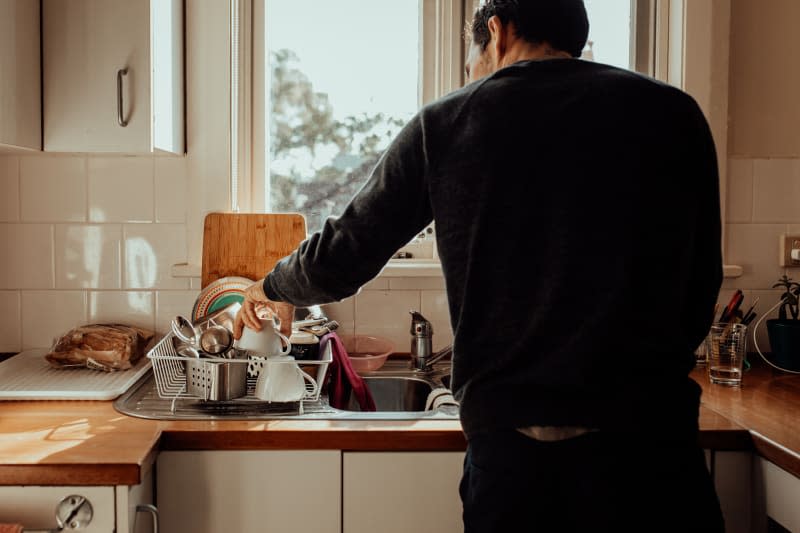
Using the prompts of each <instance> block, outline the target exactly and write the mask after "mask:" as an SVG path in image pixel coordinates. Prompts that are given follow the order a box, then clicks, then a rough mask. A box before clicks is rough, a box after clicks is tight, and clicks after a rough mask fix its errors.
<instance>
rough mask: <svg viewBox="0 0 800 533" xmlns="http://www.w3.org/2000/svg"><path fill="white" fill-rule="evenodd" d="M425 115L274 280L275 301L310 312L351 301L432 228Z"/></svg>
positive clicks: (270, 284)
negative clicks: (402, 250) (405, 247)
mask: <svg viewBox="0 0 800 533" xmlns="http://www.w3.org/2000/svg"><path fill="white" fill-rule="evenodd" d="M422 113H423V112H420V113H419V114H417V115H416V116H415V117H414V118H413V119H412V120H411V121H410V122H409V123H408V124H407V125H406V126H405V127H404V128H403V129H402V130H401V132H400V134H399V135H398V136H397V137H396V138H395V139H394V141H393V142H392V143H391V144H390V146H389V148H388V149H387V150H386V151H385V152H384V153H383V155H382V156H381V158H380V159H379V161H378V163H377V165H376V166H375V168H374V169H373V171H372V173H371V175H370V177H369V179H368V180H367V182H366V184H365V185H364V186H363V187H362V189H361V190H360V191H359V192H358V193H357V194H356V195H355V196H354V197H353V199H352V200H351V201H350V203H349V204H348V205H347V207H346V208H345V210H344V212H343V213H342V215H341V216H340V217H338V218H335V217H331V218H328V220H327V221H326V222H325V224H324V226H323V228H322V230H320V231H319V232H317V233H314V234H313V235H311V236H310V237H309V238H308V239H306V240H305V241H303V242H302V243H301V244H300V246H299V247H298V249H297V250H296V251H295V252H294V253H293V254H292V255H290V256H288V257H286V258H284V259H282V260H281V261H279V262H278V263H277V265H276V266H275V268H274V269H273V271H272V272H271V273H269V274H268V275H267V277H266V278H265V280H264V292H265V293H266V295H267V297H268V298H269V299H271V300H274V301H283V302H289V303H292V304H294V305H298V306H308V305H315V304H324V303H329V302H334V301H339V300H341V299H343V298H346V297H348V296H351V295H353V294H355V293H356V292H358V290H359V288H360V287H361V286H362V285H364V284H365V283H366V282H368V281H369V280H371V279H372V278H374V277H375V276H376V275H377V274H378V273H379V272H380V271H381V269H382V268H383V266H384V265H385V264H386V262H387V261H388V260H389V259H390V258H391V256H392V254H394V253H395V252H396V251H397V250H398V249H399V248H400V247H401V246H403V245H404V244H406V243H407V242H408V241H409V240H411V238H412V237H413V236H414V235H416V234H417V233H418V232H419V231H421V230H422V229H423V228H424V227H425V226H426V225H428V224H429V223H430V222H431V220H432V218H433V216H432V213H431V207H430V199H429V194H428V187H427V180H426V174H427V170H428V168H429V165H428V150H427V149H426V132H425V129H426V128H425V120H424V119H423V114H422Z"/></svg>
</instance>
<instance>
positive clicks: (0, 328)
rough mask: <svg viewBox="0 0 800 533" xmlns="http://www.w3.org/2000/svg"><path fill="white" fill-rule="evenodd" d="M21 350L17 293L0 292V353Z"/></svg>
mask: <svg viewBox="0 0 800 533" xmlns="http://www.w3.org/2000/svg"><path fill="white" fill-rule="evenodd" d="M21 349H22V322H21V316H20V295H19V291H0V352H18V351H20V350H21Z"/></svg>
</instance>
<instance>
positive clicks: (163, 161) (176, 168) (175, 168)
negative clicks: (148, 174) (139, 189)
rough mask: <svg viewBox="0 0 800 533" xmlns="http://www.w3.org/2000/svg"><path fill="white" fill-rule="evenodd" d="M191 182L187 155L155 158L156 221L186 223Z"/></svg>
mask: <svg viewBox="0 0 800 533" xmlns="http://www.w3.org/2000/svg"><path fill="white" fill-rule="evenodd" d="M188 196H189V182H188V180H187V178H186V158H185V157H156V158H155V203H156V222H175V223H179V224H184V223H186V207H187V204H186V198H187V197H188Z"/></svg>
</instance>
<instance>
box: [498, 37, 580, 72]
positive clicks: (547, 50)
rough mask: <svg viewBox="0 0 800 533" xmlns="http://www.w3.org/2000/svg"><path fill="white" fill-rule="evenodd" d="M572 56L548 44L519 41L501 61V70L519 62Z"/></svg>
mask: <svg viewBox="0 0 800 533" xmlns="http://www.w3.org/2000/svg"><path fill="white" fill-rule="evenodd" d="M571 57H572V56H571V55H570V54H569V53H568V52H564V51H563V50H556V49H555V48H553V47H552V46H550V45H549V44H547V43H543V44H538V45H534V44H528V43H525V42H524V41H517V42H516V43H515V44H514V45H512V46H511V47H510V48H509V49H508V51H507V52H506V54H505V55H504V56H503V58H502V60H501V61H500V65H499V67H500V68H503V67H507V66H509V65H513V64H514V63H517V62H519V61H541V60H544V59H570V58H571Z"/></svg>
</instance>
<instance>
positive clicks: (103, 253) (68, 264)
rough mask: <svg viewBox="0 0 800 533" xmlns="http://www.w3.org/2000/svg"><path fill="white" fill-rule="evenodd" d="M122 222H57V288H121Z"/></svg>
mask: <svg viewBox="0 0 800 533" xmlns="http://www.w3.org/2000/svg"><path fill="white" fill-rule="evenodd" d="M121 252H122V226H120V225H112V224H103V225H98V224H95V225H64V226H61V225H59V226H56V248H55V263H56V288H59V289H119V288H120V287H121V286H122V281H121V279H122V270H121V259H120V257H121Z"/></svg>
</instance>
